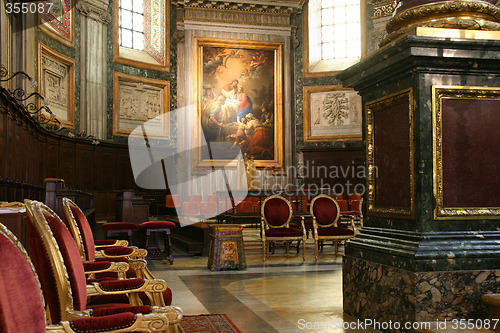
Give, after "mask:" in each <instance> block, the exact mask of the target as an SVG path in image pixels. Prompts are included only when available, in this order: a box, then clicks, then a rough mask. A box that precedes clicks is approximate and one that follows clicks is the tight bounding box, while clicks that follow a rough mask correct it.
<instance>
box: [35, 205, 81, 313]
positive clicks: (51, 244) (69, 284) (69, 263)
mask: <svg viewBox="0 0 500 333" xmlns="http://www.w3.org/2000/svg"><path fill="white" fill-rule="evenodd" d="M25 203H26V211H27V213H28V221H29V223H28V233H29V250H30V255H31V258H32V259H33V264H34V266H35V268H36V271H37V273H38V275H39V277H40V282H41V285H42V291H43V292H44V295H45V297H46V301H47V305H48V307H49V312H50V317H51V318H50V319H51V322H52V323H58V322H59V321H61V320H69V319H71V313H72V312H74V310H77V311H84V310H85V309H86V303H87V283H86V279H85V271H84V269H83V263H82V259H81V257H80V251H79V250H78V247H77V245H76V243H75V240H74V239H73V237H72V235H71V233H70V232H69V230H68V229H67V228H66V226H65V225H64V223H63V222H62V221H61V219H60V218H59V217H58V216H57V214H56V213H54V211H52V209H50V208H49V207H48V206H46V205H44V204H42V203H40V202H37V201H29V200H25Z"/></svg>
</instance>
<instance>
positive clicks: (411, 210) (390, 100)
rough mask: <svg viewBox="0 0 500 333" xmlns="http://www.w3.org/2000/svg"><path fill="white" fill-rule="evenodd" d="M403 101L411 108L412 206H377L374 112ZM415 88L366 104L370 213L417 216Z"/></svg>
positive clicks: (405, 216) (410, 181)
mask: <svg viewBox="0 0 500 333" xmlns="http://www.w3.org/2000/svg"><path fill="white" fill-rule="evenodd" d="M401 102H404V103H407V104H408V109H409V115H408V118H409V122H410V123H409V127H410V132H409V136H408V140H409V143H410V152H409V155H408V158H409V160H410V179H408V182H409V185H410V207H380V206H376V204H375V202H376V198H375V186H376V170H377V166H376V165H375V153H376V152H375V132H374V127H375V123H374V113H375V112H377V111H380V110H384V109H387V108H390V107H391V106H394V105H397V104H399V103H401ZM413 109H414V102H413V89H412V88H409V89H406V90H403V91H400V92H397V93H395V94H392V95H389V96H386V97H382V98H380V99H377V100H375V101H372V102H369V103H367V104H366V106H365V112H366V128H365V130H366V163H367V166H368V174H367V211H368V215H376V216H382V217H399V218H414V216H415V172H414V165H415V152H414V143H413V141H414V118H413Z"/></svg>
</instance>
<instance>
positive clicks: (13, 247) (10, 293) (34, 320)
mask: <svg viewBox="0 0 500 333" xmlns="http://www.w3.org/2000/svg"><path fill="white" fill-rule="evenodd" d="M0 253H1V254H2V264H1V265H0V289H1V290H2V292H1V295H0V332H4V333H18V332H45V309H44V308H45V304H44V300H43V295H42V289H41V286H40V281H39V280H38V278H37V276H36V273H35V268H34V267H33V264H32V263H31V260H30V258H29V256H28V254H27V253H26V250H25V249H24V248H23V246H22V245H21V243H20V242H19V241H18V239H17V238H16V236H14V234H13V233H12V232H10V230H9V229H7V228H6V227H5V226H4V225H3V224H1V223H0Z"/></svg>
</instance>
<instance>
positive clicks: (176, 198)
mask: <svg viewBox="0 0 500 333" xmlns="http://www.w3.org/2000/svg"><path fill="white" fill-rule="evenodd" d="M180 202H181V196H180V195H178V194H167V196H166V197H165V206H166V207H167V208H177V207H180V205H181V204H180Z"/></svg>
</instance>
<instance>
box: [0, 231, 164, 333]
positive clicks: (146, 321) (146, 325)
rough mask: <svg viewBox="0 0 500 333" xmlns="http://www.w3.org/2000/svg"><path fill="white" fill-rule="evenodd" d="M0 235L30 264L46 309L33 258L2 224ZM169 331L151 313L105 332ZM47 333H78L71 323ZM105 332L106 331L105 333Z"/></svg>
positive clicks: (50, 328) (160, 316) (157, 315)
mask: <svg viewBox="0 0 500 333" xmlns="http://www.w3.org/2000/svg"><path fill="white" fill-rule="evenodd" d="M0 234H2V235H4V236H6V237H7V239H9V240H10V241H11V243H12V244H13V245H14V246H15V247H16V248H17V249H18V250H19V252H21V254H22V255H23V257H24V258H25V259H26V262H27V263H28V265H29V267H30V269H31V271H32V273H33V276H34V277H35V281H36V284H37V286H38V291H39V292H40V297H41V300H42V304H43V306H44V307H45V306H46V305H45V299H44V297H43V292H42V286H41V284H40V280H39V278H38V274H37V273H36V270H35V267H34V265H33V262H32V261H31V258H30V257H29V255H28V253H27V252H26V250H25V248H24V247H23V245H22V244H21V242H19V240H18V239H17V238H16V236H15V235H14V234H13V233H12V232H11V231H10V230H9V229H8V228H7V227H5V226H4V225H3V224H1V223H0ZM44 316H45V320H44V321H45V323H47V315H46V314H45V311H44ZM81 317H88V316H87V314H86V313H82V316H81ZM167 329H168V319H167V318H165V315H163V314H160V313H151V314H147V315H143V314H137V315H136V318H135V322H134V323H133V325H131V326H129V327H126V328H122V329H119V330H109V331H105V333H119V332H136V331H140V332H144V331H149V332H160V331H161V332H165V330H167ZM45 332H47V333H48V332H50V333H76V332H75V331H74V330H73V328H72V327H71V323H70V322H69V321H61V322H59V323H58V324H55V325H51V324H49V325H47V324H46V330H45ZM103 332H104V331H103Z"/></svg>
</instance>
